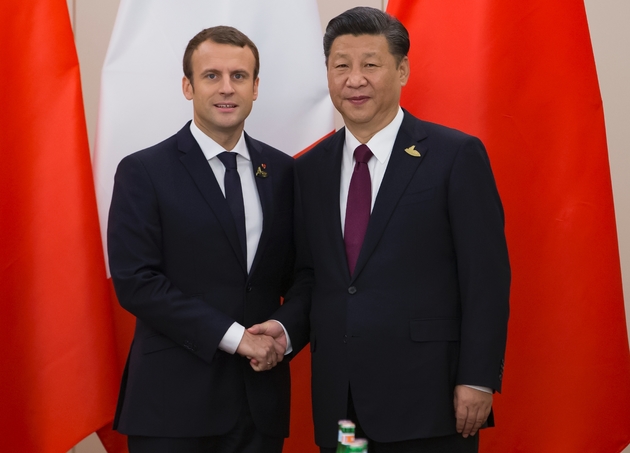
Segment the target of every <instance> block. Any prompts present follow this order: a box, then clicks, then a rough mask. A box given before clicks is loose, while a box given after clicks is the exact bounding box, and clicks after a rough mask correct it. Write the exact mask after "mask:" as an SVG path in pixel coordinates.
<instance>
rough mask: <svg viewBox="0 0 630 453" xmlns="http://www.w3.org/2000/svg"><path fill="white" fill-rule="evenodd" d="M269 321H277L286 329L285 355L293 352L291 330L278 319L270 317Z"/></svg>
mask: <svg viewBox="0 0 630 453" xmlns="http://www.w3.org/2000/svg"><path fill="white" fill-rule="evenodd" d="M269 321H273V322H277V323H278V324H280V327H282V330H284V336H285V337H287V350H286V351H284V355H287V354H291V353H292V352H293V346H291V337H290V336H289V332H287V329H285V328H284V325H283V324H282V323H281V322H280V321H278V320H276V319H270V320H269Z"/></svg>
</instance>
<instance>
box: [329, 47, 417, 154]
mask: <svg viewBox="0 0 630 453" xmlns="http://www.w3.org/2000/svg"><path fill="white" fill-rule="evenodd" d="M408 78H409V60H408V59H407V57H403V58H402V59H401V61H400V64H397V63H396V58H395V57H394V56H393V55H392V54H391V53H390V51H389V47H388V43H387V39H386V38H385V36H383V35H359V36H354V35H341V36H339V37H337V38H335V40H334V41H333V43H332V46H331V48H330V55H329V57H328V90H329V92H330V98H331V99H332V102H333V104H334V105H335V108H336V109H337V110H338V111H339V113H341V116H342V117H343V120H344V123H345V124H346V127H347V128H348V129H349V130H350V132H352V134H353V135H354V136H355V137H356V138H357V139H359V140H360V141H361V142H362V143H366V142H367V141H369V139H370V138H372V137H373V136H374V134H376V133H377V132H378V131H380V130H381V129H383V128H384V127H385V126H387V125H388V124H389V123H390V122H391V121H392V120H393V119H394V117H395V116H396V113H397V112H398V105H399V101H400V91H401V89H402V87H403V86H404V85H405V84H406V83H407V80H408Z"/></svg>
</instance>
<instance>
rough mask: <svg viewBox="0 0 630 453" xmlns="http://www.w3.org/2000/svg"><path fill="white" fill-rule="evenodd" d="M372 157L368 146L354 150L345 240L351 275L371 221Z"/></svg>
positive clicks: (361, 146) (360, 146)
mask: <svg viewBox="0 0 630 453" xmlns="http://www.w3.org/2000/svg"><path fill="white" fill-rule="evenodd" d="M371 157H372V151H370V148H368V147H367V146H366V145H359V146H358V147H357V149H355V150H354V158H355V160H356V164H355V165H354V171H353V172H352V179H351V180H350V189H349V190H348V204H347V206H346V224H345V229H344V235H343V240H344V242H345V244H346V257H347V258H348V269H350V275H352V274H353V273H354V268H355V266H356V265H357V259H358V258H359V252H360V251H361V245H362V244H363V238H365V231H366V230H367V226H368V222H369V220H370V208H371V206H372V182H371V180H370V170H369V169H368V166H367V163H368V161H369V160H370V158H371Z"/></svg>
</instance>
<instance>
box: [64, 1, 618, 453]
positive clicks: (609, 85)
mask: <svg viewBox="0 0 630 453" xmlns="http://www.w3.org/2000/svg"><path fill="white" fill-rule="evenodd" d="M67 1H68V8H69V10H70V13H71V16H72V19H73V24H74V32H75V40H76V44H77V50H78V53H79V60H80V64H81V75H82V81H83V96H84V100H85V109H86V118H87V124H88V133H89V137H90V146H91V148H93V144H94V135H95V129H96V119H97V111H98V97H99V85H100V72H101V67H102V65H103V60H104V59H105V53H106V51H107V45H108V43H109V37H110V35H111V32H112V28H113V25H114V20H115V18H116V12H117V9H118V3H119V0H107V1H103V0H67ZM296 1H297V0H296ZM585 3H586V10H587V14H588V21H589V26H590V30H591V39H592V41H593V49H594V51H595V60H596V63H597V71H598V75H599V83H600V88H601V92H602V97H603V100H604V112H605V115H606V128H607V135H608V150H609V156H610V166H611V172H612V181H613V191H614V197H615V207H616V214H617V229H618V234H619V250H620V254H621V268H622V272H623V275H624V277H623V283H624V293H625V294H626V295H629V294H630V133H629V131H628V129H629V126H630V27H628V24H629V23H630V2H628V0H585ZM318 4H319V11H320V16H321V22H322V29H323V28H324V27H325V25H326V23H327V22H328V20H330V19H331V18H332V17H334V16H336V15H337V14H339V13H341V12H343V11H345V10H346V9H348V8H351V7H353V6H357V5H365V6H373V7H376V8H382V9H384V8H385V6H386V4H387V0H365V1H358V0H318ZM576 152H577V150H576ZM626 313H627V318H629V319H630V301H628V302H627V303H626ZM602 385H606V384H605V383H602ZM104 452H105V450H104V449H103V447H102V446H101V444H100V442H99V440H98V438H96V436H95V435H92V436H90V437H88V438H87V439H86V440H84V441H83V442H81V443H80V444H79V445H77V446H76V447H75V448H74V449H73V453H104ZM611 453H613V452H611ZM624 453H630V448H627V449H626V450H624Z"/></svg>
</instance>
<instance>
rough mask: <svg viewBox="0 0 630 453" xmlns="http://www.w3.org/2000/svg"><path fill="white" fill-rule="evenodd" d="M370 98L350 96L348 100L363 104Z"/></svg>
mask: <svg viewBox="0 0 630 453" xmlns="http://www.w3.org/2000/svg"><path fill="white" fill-rule="evenodd" d="M368 99H370V97H369V96H352V97H349V98H348V102H350V103H352V104H355V105H361V104H364V103H365V102H367V100H368Z"/></svg>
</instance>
